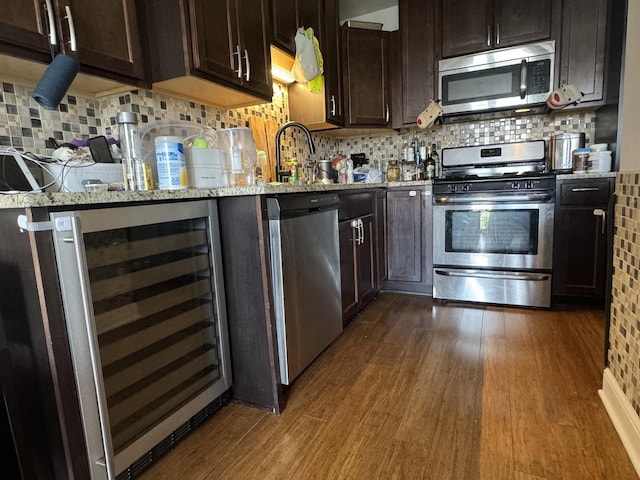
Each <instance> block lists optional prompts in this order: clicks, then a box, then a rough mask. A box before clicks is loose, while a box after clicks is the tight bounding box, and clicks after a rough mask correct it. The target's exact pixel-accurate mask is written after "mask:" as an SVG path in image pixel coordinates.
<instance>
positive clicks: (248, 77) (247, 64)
mask: <svg viewBox="0 0 640 480" xmlns="http://www.w3.org/2000/svg"><path fill="white" fill-rule="evenodd" d="M244 66H245V67H246V72H244V79H245V80H246V81H247V82H248V81H249V80H251V63H250V62H249V52H247V49H246V48H245V49H244Z"/></svg>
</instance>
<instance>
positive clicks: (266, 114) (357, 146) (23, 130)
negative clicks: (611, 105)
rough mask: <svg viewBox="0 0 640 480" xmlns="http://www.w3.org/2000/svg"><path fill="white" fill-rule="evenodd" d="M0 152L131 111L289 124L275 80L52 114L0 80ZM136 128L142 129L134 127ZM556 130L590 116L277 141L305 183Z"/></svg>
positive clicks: (146, 95)
mask: <svg viewBox="0 0 640 480" xmlns="http://www.w3.org/2000/svg"><path fill="white" fill-rule="evenodd" d="M0 87H1V88H0V147H7V146H13V147H16V148H19V149H24V150H28V151H33V152H35V153H38V154H51V153H52V150H51V149H50V148H47V145H46V143H45V142H46V139H47V138H49V137H53V138H54V139H55V140H56V141H58V142H59V143H63V142H69V141H71V140H73V139H77V138H80V139H87V138H90V137H92V136H95V135H106V136H114V137H117V128H116V115H117V113H118V112H120V111H132V112H135V113H137V114H138V117H139V121H140V122H141V123H142V124H145V123H148V122H153V121H155V120H167V119H168V120H183V121H189V122H194V123H195V124H197V125H203V126H204V125H208V126H211V127H213V128H215V129H221V128H233V127H248V126H249V123H248V120H249V117H250V116H251V115H256V116H261V117H263V118H265V119H273V120H275V121H276V122H277V123H278V124H279V125H281V124H283V123H285V122H287V121H288V120H289V107H288V95H287V88H286V86H285V85H283V84H280V83H277V82H276V83H274V95H273V101H272V103H269V104H264V105H257V106H253V107H244V108H239V109H235V110H223V109H219V108H216V107H212V106H209V105H204V104H201V103H196V102H192V101H189V100H185V99H182V98H177V97H172V96H170V95H166V94H162V93H156V92H152V91H150V90H144V89H139V90H132V91H130V92H127V93H121V94H117V95H111V96H107V97H101V98H86V97H83V96H80V95H72V94H68V95H66V96H65V98H64V99H63V101H62V102H61V103H60V106H59V108H58V110H54V111H49V110H44V109H42V108H41V107H40V106H39V105H38V104H37V103H36V101H35V100H34V99H33V98H31V94H32V93H33V87H28V86H25V85H21V84H18V83H11V82H8V81H5V82H1V81H0ZM141 128H142V127H141ZM562 131H583V132H585V134H586V139H587V143H588V142H589V140H590V139H591V138H593V137H594V131H595V113H594V112H573V113H572V112H568V113H564V112H563V113H555V114H553V115H531V116H520V117H515V118H500V119H490V120H489V119H488V120H482V121H468V122H455V123H445V124H444V125H440V126H436V127H433V128H431V129H429V130H424V131H423V130H418V129H415V130H408V131H403V132H401V133H400V134H398V133H389V134H386V135H377V136H363V137H351V138H340V139H337V138H334V137H332V136H331V134H330V133H325V132H318V133H315V134H314V135H313V136H314V143H315V145H316V154H315V155H310V152H309V148H308V145H307V141H306V137H305V135H304V134H303V133H302V132H301V131H299V130H298V129H290V130H288V131H287V132H286V134H285V135H284V136H283V139H282V140H283V142H282V143H283V151H282V158H290V157H292V156H295V157H297V158H298V159H299V160H300V161H301V166H302V173H303V177H306V178H311V175H312V172H313V164H314V162H315V161H316V160H317V159H319V158H328V157H331V156H332V155H334V154H335V153H337V152H344V153H365V155H366V157H367V158H368V159H369V160H370V162H372V163H374V162H377V164H378V165H380V166H381V167H382V168H383V169H384V167H385V166H386V162H388V161H389V160H391V159H401V158H400V152H401V150H402V145H403V144H404V143H405V142H407V143H410V142H411V141H412V140H413V139H417V140H418V141H422V140H424V141H425V143H427V144H428V145H431V144H434V143H435V144H436V148H437V150H438V151H440V150H441V149H442V148H446V147H454V146H462V145H480V144H490V143H505V142H514V141H520V140H534V139H541V138H542V139H547V140H548V139H549V138H550V137H551V136H552V135H553V134H555V133H559V132H562Z"/></svg>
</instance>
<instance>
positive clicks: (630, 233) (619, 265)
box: [608, 172, 640, 416]
mask: <svg viewBox="0 0 640 480" xmlns="http://www.w3.org/2000/svg"><path fill="white" fill-rule="evenodd" d="M616 195H617V202H616V206H615V236H614V240H613V292H612V293H613V300H612V303H611V329H610V333H609V342H610V347H609V353H608V359H609V369H610V370H611V372H612V373H613V375H614V377H615V379H616V381H617V382H618V385H619V386H620V388H622V391H623V392H624V393H625V395H626V397H627V399H628V400H629V402H631V405H632V406H633V409H634V410H635V412H636V414H637V415H638V416H640V315H639V314H640V278H639V277H640V205H639V200H638V199H639V197H640V172H625V173H621V174H619V175H618V179H617V183H616Z"/></svg>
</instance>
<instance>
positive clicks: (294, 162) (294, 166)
mask: <svg viewBox="0 0 640 480" xmlns="http://www.w3.org/2000/svg"><path fill="white" fill-rule="evenodd" d="M299 178H300V164H299V163H298V159H297V158H292V159H291V160H289V183H296V182H297V181H298V179H299Z"/></svg>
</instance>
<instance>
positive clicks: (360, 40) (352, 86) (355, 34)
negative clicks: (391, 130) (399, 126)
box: [341, 26, 391, 128]
mask: <svg viewBox="0 0 640 480" xmlns="http://www.w3.org/2000/svg"><path fill="white" fill-rule="evenodd" d="M341 30H342V78H343V81H342V85H343V89H344V90H343V94H344V98H345V100H344V101H345V127H373V128H376V127H378V128H380V127H381V128H387V127H388V126H389V125H390V124H391V106H390V104H389V100H390V98H389V74H388V72H387V43H388V38H389V37H388V35H389V32H384V31H381V30H368V29H363V28H349V27H345V26H343V27H342V29H341Z"/></svg>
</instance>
